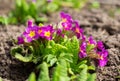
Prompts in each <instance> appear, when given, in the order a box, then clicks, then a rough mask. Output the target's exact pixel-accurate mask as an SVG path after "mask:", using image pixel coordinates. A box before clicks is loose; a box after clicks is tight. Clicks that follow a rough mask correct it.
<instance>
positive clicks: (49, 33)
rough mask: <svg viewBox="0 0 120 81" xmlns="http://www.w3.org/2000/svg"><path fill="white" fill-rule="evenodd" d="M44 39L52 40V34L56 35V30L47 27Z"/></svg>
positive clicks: (49, 26)
mask: <svg viewBox="0 0 120 81" xmlns="http://www.w3.org/2000/svg"><path fill="white" fill-rule="evenodd" d="M43 33H44V37H45V38H46V39H47V40H52V34H53V33H54V29H53V27H52V26H51V25H48V26H46V28H45V29H44V32H43Z"/></svg>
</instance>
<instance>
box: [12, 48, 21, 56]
mask: <svg viewBox="0 0 120 81" xmlns="http://www.w3.org/2000/svg"><path fill="white" fill-rule="evenodd" d="M22 51H23V49H22V48H21V47H14V48H12V49H11V51H10V54H11V55H13V56H15V54H16V53H21V52H22Z"/></svg>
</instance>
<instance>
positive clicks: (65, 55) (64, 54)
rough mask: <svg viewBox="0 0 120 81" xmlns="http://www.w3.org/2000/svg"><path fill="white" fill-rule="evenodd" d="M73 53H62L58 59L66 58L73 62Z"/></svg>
mask: <svg viewBox="0 0 120 81" xmlns="http://www.w3.org/2000/svg"><path fill="white" fill-rule="evenodd" d="M72 58H73V55H72V53H64V52H63V53H61V54H60V56H59V58H58V59H65V60H66V61H67V62H70V63H72V62H73V59H72Z"/></svg>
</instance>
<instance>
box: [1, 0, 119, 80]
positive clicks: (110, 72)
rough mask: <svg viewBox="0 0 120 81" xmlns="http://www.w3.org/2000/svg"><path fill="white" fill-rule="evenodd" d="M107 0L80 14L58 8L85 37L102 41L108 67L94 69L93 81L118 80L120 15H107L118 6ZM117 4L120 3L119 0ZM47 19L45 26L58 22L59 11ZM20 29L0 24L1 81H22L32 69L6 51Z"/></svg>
mask: <svg viewBox="0 0 120 81" xmlns="http://www.w3.org/2000/svg"><path fill="white" fill-rule="evenodd" d="M0 1H1V0H0ZM101 1H103V0H101ZM108 1H109V0H106V2H105V3H103V2H101V8H100V9H89V8H88V7H85V8H84V9H83V10H81V11H80V10H73V9H70V8H63V9H62V11H65V12H68V13H70V14H71V15H72V17H73V18H74V19H77V20H79V21H80V25H81V27H82V28H83V29H84V30H85V35H87V36H89V35H92V36H93V37H94V38H95V39H96V40H102V41H103V42H104V44H105V46H106V48H107V49H108V51H109V57H108V64H107V65H106V66H105V67H102V68H100V67H98V68H97V80H96V81H119V80H118V79H117V78H116V77H117V76H120V15H119V13H117V12H115V13H114V15H112V16H111V15H110V14H109V11H110V10H111V9H112V11H115V10H116V9H117V8H119V6H120V5H119V4H116V3H113V2H111V3H110V1H112V0H110V1H109V3H107V2H108ZM115 1H117V0H115ZM118 2H119V3H120V1H118ZM0 3H1V2H0ZM0 7H1V6H0ZM6 9H7V8H6ZM8 9H9V8H8ZM8 9H7V10H8ZM2 11H3V12H6V11H4V10H2ZM0 12H1V8H0ZM0 14H1V13H0ZM2 14H3V13H2ZM48 18H49V22H48V23H57V22H58V21H59V20H60V19H59V12H55V13H54V14H50V15H49V17H48ZM24 29H25V26H24V25H20V26H17V25H8V26H3V25H0V77H2V78H3V79H4V81H25V80H26V78H27V77H28V74H29V73H30V72H31V71H32V69H33V68H31V66H32V64H26V63H22V62H20V61H18V60H16V59H15V58H14V57H12V56H11V55H10V49H11V47H13V46H14V44H13V43H12V40H13V39H16V38H17V36H19V35H20V34H21V33H22V32H23V31H24Z"/></svg>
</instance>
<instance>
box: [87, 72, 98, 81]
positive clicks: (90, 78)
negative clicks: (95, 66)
mask: <svg viewBox="0 0 120 81" xmlns="http://www.w3.org/2000/svg"><path fill="white" fill-rule="evenodd" d="M95 79H96V73H93V74H88V79H87V81H96V80H95Z"/></svg>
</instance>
